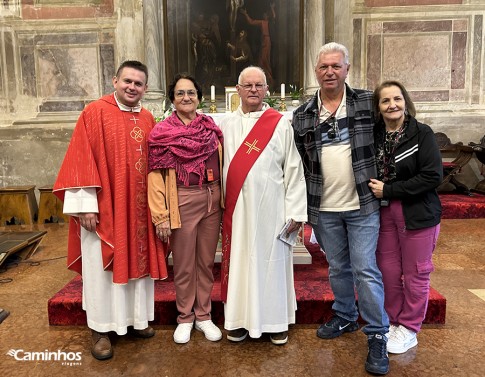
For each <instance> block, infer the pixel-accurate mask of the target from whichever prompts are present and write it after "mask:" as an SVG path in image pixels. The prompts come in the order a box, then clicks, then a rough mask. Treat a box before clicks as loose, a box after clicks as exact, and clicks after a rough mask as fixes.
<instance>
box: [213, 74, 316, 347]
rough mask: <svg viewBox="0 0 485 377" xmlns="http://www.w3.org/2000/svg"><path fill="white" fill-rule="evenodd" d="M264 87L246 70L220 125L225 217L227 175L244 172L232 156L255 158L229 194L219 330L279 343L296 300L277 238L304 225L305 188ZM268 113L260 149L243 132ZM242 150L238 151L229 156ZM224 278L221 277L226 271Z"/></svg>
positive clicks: (234, 337) (288, 262) (288, 257)
mask: <svg viewBox="0 0 485 377" xmlns="http://www.w3.org/2000/svg"><path fill="white" fill-rule="evenodd" d="M267 89H268V86H267V84H266V77H265V74H264V71H263V70H262V69H261V68H259V67H248V68H246V69H244V70H243V71H242V72H241V74H240V76H239V80H238V85H237V90H238V93H239V96H240V97H241V105H240V106H239V108H238V109H237V111H235V112H234V113H232V114H230V115H228V116H226V117H224V118H223V119H222V120H221V122H220V126H221V129H222V132H223V134H224V169H223V178H224V179H223V183H224V190H225V192H226V194H229V198H227V197H226V213H225V216H226V214H227V212H228V210H230V208H228V207H230V203H228V201H229V200H230V197H231V190H232V191H234V187H233V186H230V185H232V183H231V182H233V180H231V178H234V177H230V176H231V174H233V175H240V174H244V173H242V170H243V169H241V168H240V166H239V165H237V164H236V160H237V159H238V158H239V157H238V156H243V157H242V158H243V159H244V158H245V157H244V156H247V155H250V154H251V153H253V152H255V153H256V152H257V153H258V154H259V156H258V157H257V158H256V161H255V162H253V164H252V165H251V167H250V168H248V169H249V171H248V172H247V176H246V177H245V179H244V180H243V183H242V186H241V187H240V190H239V191H238V192H237V193H236V194H235V198H236V200H235V205H234V206H233V207H234V210H233V214H232V227H231V232H232V234H231V241H230V263H229V267H228V279H227V280H228V282H227V298H226V302H225V308H224V310H225V311H224V315H225V323H224V327H225V329H226V330H229V332H228V336H227V337H228V339H229V340H231V341H235V342H237V341H242V340H244V339H245V338H246V337H247V335H248V334H249V336H250V337H251V338H259V337H260V336H261V335H262V333H270V338H271V341H272V342H273V343H274V344H285V343H286V342H287V340H288V325H289V324H294V323H295V311H296V296H295V288H294V280H293V255H292V246H290V245H289V244H288V243H285V242H283V241H282V240H280V239H279V238H278V234H279V233H280V231H281V230H282V228H283V227H284V226H285V223H287V222H288V221H289V223H290V228H289V229H288V233H292V232H296V231H297V230H298V229H299V228H300V227H301V226H302V223H303V222H304V221H306V220H307V200H306V184H305V179H304V172H303V166H302V162H301V159H300V155H299V154H298V151H297V149H296V146H295V144H294V139H293V129H292V127H291V124H290V122H289V121H288V120H287V119H285V118H283V117H282V116H281V114H279V113H277V112H276V111H274V110H273V109H271V108H270V107H269V106H268V105H267V104H266V103H263V98H264V96H265V94H266V91H267ZM266 112H268V113H271V114H273V115H276V118H272V119H273V120H272V122H274V127H273V129H272V130H271V131H270V132H272V134H270V135H269V136H268V137H269V141H268V142H267V144H266V145H264V144H262V142H261V141H262V139H263V137H260V135H257V136H256V137H254V139H253V136H252V135H253V134H251V135H250V136H249V137H248V134H249V133H250V132H251V131H254V130H253V128H255V129H256V128H257V127H259V125H260V124H261V123H264V122H260V123H258V125H256V127H254V126H255V124H256V123H257V122H258V120H259V119H260V118H261V117H262V116H263V114H264V113H266ZM264 119H265V121H266V119H267V118H264ZM274 119H276V120H274ZM247 137H248V139H246V138H247ZM249 138H251V140H249ZM240 147H241V148H242V150H243V151H244V153H242V154H240V155H238V156H237V157H236V158H234V156H235V155H236V152H237V151H238V149H239V148H240ZM233 159H234V162H233ZM231 164H233V166H232V171H231ZM243 164H244V163H243ZM235 165H236V166H237V168H235V167H236V166H235ZM228 173H229V174H228ZM234 173H236V174H234ZM228 175H229V176H228ZM228 178H229V180H228ZM226 220H227V218H226V217H225V218H224V224H223V238H224V237H225V236H224V227H225V226H226V225H227V221H226ZM226 238H227V237H226ZM224 250H225V249H224V246H223V253H224V252H225V251H224ZM224 258H225V256H224V257H223V260H224ZM223 264H224V262H223ZM222 275H223V280H224V276H225V275H224V266H223V273H222ZM223 292H224V288H223ZM223 299H224V293H223Z"/></svg>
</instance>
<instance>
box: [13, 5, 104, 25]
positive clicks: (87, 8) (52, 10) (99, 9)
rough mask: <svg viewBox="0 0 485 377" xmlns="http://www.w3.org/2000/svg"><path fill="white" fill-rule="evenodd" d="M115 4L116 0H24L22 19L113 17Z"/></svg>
mask: <svg viewBox="0 0 485 377" xmlns="http://www.w3.org/2000/svg"><path fill="white" fill-rule="evenodd" d="M113 2H114V0H91V1H77V0H75V1H56V0H24V1H22V18H23V19H25V20H30V19H35V20H42V19H73V18H93V17H111V16H112V15H113V10H114V7H113Z"/></svg>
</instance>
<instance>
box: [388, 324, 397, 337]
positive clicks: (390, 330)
mask: <svg viewBox="0 0 485 377" xmlns="http://www.w3.org/2000/svg"><path fill="white" fill-rule="evenodd" d="M397 328H398V326H395V325H390V326H389V332H388V333H386V334H385V336H386V338H387V339H389V338H390V337H391V336H392V334H394V332H395V331H396V330H397Z"/></svg>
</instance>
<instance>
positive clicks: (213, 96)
mask: <svg viewBox="0 0 485 377" xmlns="http://www.w3.org/2000/svg"><path fill="white" fill-rule="evenodd" d="M215 100H216V87H215V86H214V85H211V101H215Z"/></svg>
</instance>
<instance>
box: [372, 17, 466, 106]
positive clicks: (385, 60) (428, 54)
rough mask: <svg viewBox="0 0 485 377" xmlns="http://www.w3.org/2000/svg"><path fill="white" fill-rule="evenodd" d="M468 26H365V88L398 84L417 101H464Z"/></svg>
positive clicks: (446, 22)
mask: <svg viewBox="0 0 485 377" xmlns="http://www.w3.org/2000/svg"><path fill="white" fill-rule="evenodd" d="M468 25H469V19H468V18H460V19H446V20H413V21H406V22H401V21H397V22H396V21H370V22H368V23H367V25H366V28H365V30H366V32H367V46H366V49H367V67H366V72H367V87H370V88H372V87H374V86H376V85H377V84H378V83H379V82H381V81H384V80H399V81H401V82H402V83H403V84H404V85H405V86H406V87H407V88H408V89H409V90H411V91H415V92H416V100H417V101H425V102H428V101H431V102H434V101H439V102H441V101H448V100H449V99H450V98H451V97H452V98H453V99H454V100H455V101H456V100H458V101H460V102H465V101H466V100H467V96H466V93H465V92H464V91H463V90H461V89H465V88H466V85H467V74H469V69H468V65H467V64H468V60H467V57H468V53H467V52H468V43H469V41H468V39H469V33H468ZM452 90H454V91H455V92H454V93H453V94H451V91H452ZM446 91H447V93H446V94H445V92H446Z"/></svg>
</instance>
